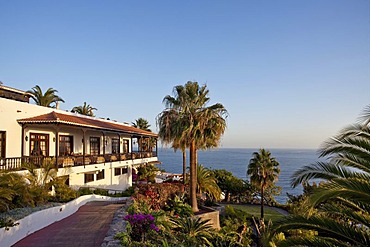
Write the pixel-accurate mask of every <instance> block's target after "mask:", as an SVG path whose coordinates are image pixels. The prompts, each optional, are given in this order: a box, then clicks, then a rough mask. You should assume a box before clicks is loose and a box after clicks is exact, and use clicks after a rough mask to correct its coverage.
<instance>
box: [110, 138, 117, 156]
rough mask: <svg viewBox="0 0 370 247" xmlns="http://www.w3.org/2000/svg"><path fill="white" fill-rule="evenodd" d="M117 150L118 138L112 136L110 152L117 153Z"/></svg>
mask: <svg viewBox="0 0 370 247" xmlns="http://www.w3.org/2000/svg"><path fill="white" fill-rule="evenodd" d="M118 152H119V139H118V138H113V139H112V154H118Z"/></svg>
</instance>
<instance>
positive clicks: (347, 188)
mask: <svg viewBox="0 0 370 247" xmlns="http://www.w3.org/2000/svg"><path fill="white" fill-rule="evenodd" d="M361 120H362V121H363V122H362V123H357V124H354V125H352V126H350V127H347V128H345V129H343V130H342V131H341V132H340V133H339V134H338V135H337V136H335V137H334V138H332V139H330V140H329V141H327V142H325V143H324V144H323V145H322V147H321V148H320V150H319V151H320V157H328V161H327V162H318V163H316V164H312V165H308V166H305V167H303V168H301V169H300V170H298V171H297V172H295V173H294V175H293V176H292V182H291V183H292V186H294V187H295V186H297V185H299V184H300V183H302V182H307V181H309V180H311V179H320V180H322V181H323V182H324V183H322V184H321V186H319V187H318V188H315V189H314V190H313V192H312V195H311V196H309V197H308V200H307V204H306V205H304V206H306V212H307V213H306V215H293V216H290V217H288V218H286V219H283V220H282V221H281V222H278V224H277V226H276V227H275V229H274V231H275V232H281V231H286V230H292V229H306V230H314V231H317V232H318V235H317V236H315V237H310V238H307V237H305V236H302V237H300V238H288V239H287V240H286V241H283V242H282V243H281V246H298V245H299V246H332V245H335V246H370V232H369V229H370V125H369V123H370V106H367V108H365V111H364V114H363V117H362V118H361ZM312 212H314V214H313V213H312ZM279 246H280V243H279Z"/></svg>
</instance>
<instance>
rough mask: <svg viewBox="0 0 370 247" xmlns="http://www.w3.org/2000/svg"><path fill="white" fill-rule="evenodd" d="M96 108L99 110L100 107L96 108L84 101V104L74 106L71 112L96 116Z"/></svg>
mask: <svg viewBox="0 0 370 247" xmlns="http://www.w3.org/2000/svg"><path fill="white" fill-rule="evenodd" d="M96 110H98V109H96V108H95V107H92V106H91V105H90V104H86V102H84V104H83V106H75V107H73V109H72V110H71V112H76V113H79V114H81V115H86V116H90V117H95V115H94V111H96Z"/></svg>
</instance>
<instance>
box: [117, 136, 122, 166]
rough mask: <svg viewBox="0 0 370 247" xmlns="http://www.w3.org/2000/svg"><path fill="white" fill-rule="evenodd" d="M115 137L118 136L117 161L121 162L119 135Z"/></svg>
mask: <svg viewBox="0 0 370 247" xmlns="http://www.w3.org/2000/svg"><path fill="white" fill-rule="evenodd" d="M117 135H118V150H117V153H118V160H121V135H120V134H117Z"/></svg>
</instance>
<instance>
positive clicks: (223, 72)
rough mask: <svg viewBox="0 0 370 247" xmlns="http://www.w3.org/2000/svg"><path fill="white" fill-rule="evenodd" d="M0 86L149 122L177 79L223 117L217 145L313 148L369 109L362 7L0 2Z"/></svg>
mask: <svg viewBox="0 0 370 247" xmlns="http://www.w3.org/2000/svg"><path fill="white" fill-rule="evenodd" d="M0 13H1V14H0V28H1V29H0V80H1V81H2V82H3V83H4V84H5V85H7V86H10V87H15V88H18V89H22V90H29V89H31V88H32V87H33V86H35V85H36V84H38V85H40V86H41V87H42V88H43V89H44V90H46V89H47V88H49V87H52V88H54V89H57V90H58V91H59V95H60V96H61V97H62V98H63V99H64V100H65V101H66V103H64V104H61V108H62V109H66V110H70V109H71V108H73V107H74V106H78V105H82V104H83V102H84V101H86V102H87V103H88V104H90V105H92V106H94V107H96V108H98V111H96V115H97V116H98V117H105V118H107V117H109V118H110V119H115V120H118V121H126V122H132V121H134V120H135V119H137V118H139V117H143V118H145V119H147V120H148V121H149V122H150V124H151V125H152V129H153V130H154V131H156V124H155V118H156V116H157V115H158V114H159V113H160V112H161V111H162V110H163V109H164V105H163V104H162V99H163V97H164V96H165V95H167V94H172V89H173V87H174V86H175V85H179V84H185V83H186V81H189V80H193V81H198V82H199V83H200V84H204V83H206V84H207V86H208V88H209V90H210V97H211V103H216V102H220V103H222V104H224V105H225V107H226V108H227V110H228V111H229V114H230V117H229V118H228V120H227V121H228V128H227V130H226V133H225V135H224V137H223V139H222V143H221V147H252V148H259V147H264V148H317V147H318V146H319V145H320V144H321V143H322V142H323V141H325V140H326V139H327V138H329V137H331V136H333V135H334V134H336V133H337V132H338V131H339V130H340V129H341V128H342V127H344V126H346V125H348V124H351V123H353V122H355V121H356V119H357V117H358V116H359V114H360V113H361V111H362V110H363V108H364V107H365V106H366V105H367V104H369V103H370V3H369V1H367V0H352V1H351V0H345V1H341V0H332V1H329V0H317V1H314V0H310V1H296V0H292V1H285V0H281V1H276V0H271V1H246V0H245V1H244V0H243V1H226V0H225V1H173V0H169V1H160V0H159V1H149V0H148V1H75V0H74V1H32V0H29V1H28V0H27V1H26V0H24V1H17V0H14V1H6V0H0Z"/></svg>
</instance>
